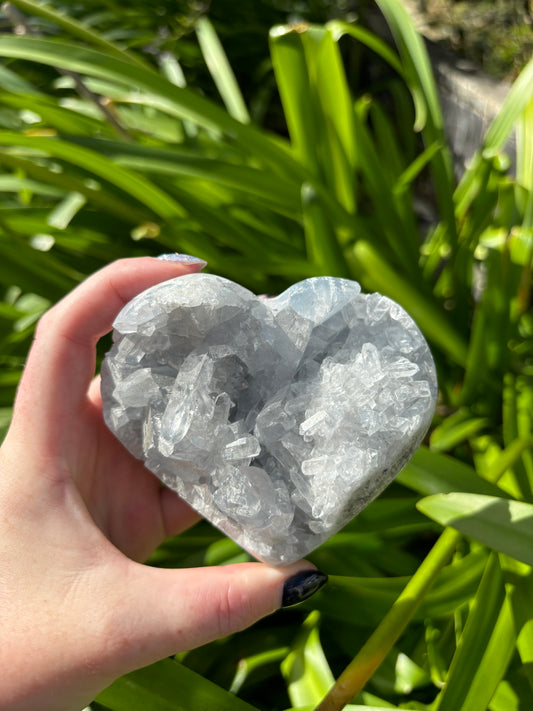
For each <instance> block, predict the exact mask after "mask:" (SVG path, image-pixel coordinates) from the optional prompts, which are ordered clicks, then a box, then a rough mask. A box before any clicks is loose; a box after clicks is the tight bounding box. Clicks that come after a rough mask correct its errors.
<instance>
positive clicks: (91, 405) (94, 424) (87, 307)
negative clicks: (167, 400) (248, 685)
mask: <svg viewBox="0 0 533 711" xmlns="http://www.w3.org/2000/svg"><path fill="white" fill-rule="evenodd" d="M200 268H201V267H200V264H194V263H192V264H187V263H179V262H178V263H176V262H168V261H160V260H157V259H153V258H150V257H146V258H139V259H128V260H120V261H118V262H114V263H113V264H111V265H109V266H108V267H105V268H104V269H102V270H101V271H100V272H98V273H96V274H94V275H93V276H91V277H90V278H89V279H87V280H86V281H85V282H84V283H83V284H81V285H80V286H79V287H77V288H76V289H75V290H74V291H73V292H72V293H71V294H69V295H68V296H66V297H65V298H64V299H63V300H62V301H60V302H59V303H58V304H57V305H56V306H54V307H53V308H52V309H51V310H50V311H49V312H48V313H47V314H45V316H44V317H43V318H42V319H41V321H40V322H39V324H38V327H37V332H36V337H35V341H34V343H33V346H32V348H31V351H30V354H29V357H28V361H27V365H26V368H25V371H24V375H23V378H22V380H21V383H20V386H19V391H18V394H17V399H16V403H15V408H14V414H13V421H12V424H11V427H10V429H9V432H8V434H7V436H6V438H5V440H4V443H3V445H2V447H1V448H0V484H1V485H0V626H1V629H2V632H1V640H2V643H1V644H0V668H1V669H2V674H1V675H0V709H2V710H3V709H6V710H7V709H9V711H36V710H37V709H38V711H48V710H49V711H63V710H64V711H76V709H79V708H82V707H83V706H85V705H86V704H88V703H90V701H91V700H92V699H93V698H94V697H95V696H96V695H97V694H98V692H99V691H101V690H102V689H104V688H105V687H106V686H108V685H109V684H110V683H111V682H112V681H113V680H114V679H116V678H117V677H119V676H121V675H123V674H125V673H127V672H129V671H132V670H133V669H136V668H139V667H142V666H145V665H147V664H150V663H152V662H154V661H156V660H158V659H161V658H163V657H165V656H169V655H171V654H175V653H177V652H179V651H183V650H186V649H191V648H193V647H196V646H199V645H201V644H205V643H207V642H209V641H210V640H212V639H215V638H218V637H221V636H225V635H227V634H230V633H232V632H236V631H238V630H240V629H243V628H245V627H247V626H249V625H250V624H252V623H253V622H255V621H256V620H258V619H260V618H261V617H263V616H265V615H267V614H269V613H271V612H273V611H274V610H276V609H278V608H279V607H280V606H281V604H282V602H284V603H285V604H290V603H293V602H297V601H298V600H300V599H304V598H305V597H308V596H309V595H310V594H311V593H312V592H314V591H315V590H316V589H318V587H320V586H321V585H322V584H323V583H324V582H325V580H326V576H324V575H322V574H321V573H317V572H315V571H314V570H312V566H311V565H310V564H309V563H307V562H305V561H300V562H299V563H294V564H293V565H291V566H287V567H285V568H280V569H277V568H270V567H268V566H266V565H263V564H261V563H245V564H239V565H228V566H224V567H214V568H198V569H188V570H163V569H156V568H151V567H148V566H145V565H142V564H141V562H140V561H143V560H145V559H146V558H147V556H148V555H149V554H150V553H151V552H152V551H153V550H154V548H155V547H156V546H157V545H159V543H161V542H162V541H163V540H164V539H165V538H166V537H168V536H171V535H174V534H177V533H179V532H181V531H183V530H184V529H185V528H187V527H188V526H190V525H191V524H193V523H194V522H196V520H197V519H198V518H199V516H198V514H197V513H196V512H194V511H193V510H192V509H191V508H190V507H188V506H187V505H186V504H185V503H184V502H183V501H182V500H181V499H180V498H179V497H178V496H177V495H176V494H175V493H174V492H172V491H170V490H169V489H166V488H163V487H161V485H160V483H159V481H158V480H157V479H156V477H155V476H153V475H152V474H151V473H150V472H148V471H147V470H146V469H145V468H144V466H143V465H142V463H141V462H140V461H138V460H137V459H135V458H133V457H132V456H131V455H130V454H129V453H128V452H127V451H126V450H125V449H124V447H123V446H122V445H121V444H120V443H119V442H118V440H116V439H115V438H114V436H113V435H112V434H111V433H110V432H109V430H108V429H107V427H106V426H105V424H104V422H103V419H102V404H101V398H100V387H99V380H98V378H96V379H93V374H94V370H95V346H96V343H97V341H98V339H99V338H100V337H101V336H102V335H104V334H105V333H107V332H108V331H109V330H110V329H111V324H112V322H113V319H114V317H115V316H116V314H117V313H118V311H119V310H120V309H121V308H122V307H123V306H124V304H125V303H127V302H128V301H129V300H130V299H132V298H133V297H134V296H135V295H136V294H137V293H139V292H141V291H143V290H144V289H146V288H148V287H150V286H152V285H153V284H156V283H158V282H160V281H164V280H166V279H171V278H173V277H176V276H180V275H182V274H187V273H191V272H194V271H199V269H200Z"/></svg>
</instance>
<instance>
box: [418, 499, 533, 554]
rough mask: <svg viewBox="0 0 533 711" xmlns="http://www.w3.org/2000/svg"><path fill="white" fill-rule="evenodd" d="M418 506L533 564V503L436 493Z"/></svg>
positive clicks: (420, 509) (491, 546)
mask: <svg viewBox="0 0 533 711" xmlns="http://www.w3.org/2000/svg"><path fill="white" fill-rule="evenodd" d="M417 508H418V510H419V511H422V513H424V514H426V516H428V517H429V518H431V519H433V520H434V521H437V522H438V523H440V524H441V526H451V527H452V528H455V529H456V530H457V531H460V532H461V533H463V534H464V535H465V536H471V537H472V538H475V539H476V540H478V541H480V542H481V543H484V544H485V545H486V546H488V547H489V548H493V549H494V550H496V551H499V552H501V553H505V554H506V555H508V556H510V557H511V558H516V559H517V560H520V561H522V562H523V563H526V564H527V565H533V504H527V503H524V502H522V501H509V500H507V499H500V498H496V497H493V496H482V495H479V494H463V493H451V494H436V495H435V496H428V497H426V498H425V499H422V500H421V501H419V502H418V504H417Z"/></svg>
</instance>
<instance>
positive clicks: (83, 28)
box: [11, 0, 148, 67]
mask: <svg viewBox="0 0 533 711" xmlns="http://www.w3.org/2000/svg"><path fill="white" fill-rule="evenodd" d="M11 4H12V5H14V6H15V7H18V9H19V10H22V11H23V12H26V13H28V14H29V15H36V16H37V17H42V18H44V19H45V20H49V21H50V22H53V23H55V24H56V25H58V26H59V27H61V28H62V29H64V30H65V31H66V32H67V33H68V34H69V35H72V36H73V37H77V38H78V39H81V40H85V41H86V42H89V43H90V44H93V45H95V46H96V47H100V49H103V50H105V51H106V52H108V53H109V54H110V55H111V56H117V57H120V59H126V60H127V61H129V62H131V63H132V64H133V65H137V66H139V67H147V66H148V65H147V64H145V62H144V61H143V60H142V59H140V58H139V57H137V56H135V55H134V54H131V53H130V52H128V51H127V50H123V49H121V48H119V47H117V45H115V44H114V43H113V42H109V40H106V39H105V38H104V37H102V36H101V35H99V34H98V33H97V32H94V30H92V29H90V27H88V26H87V25H86V24H83V23H81V22H77V21H76V20H74V19H73V18H72V17H69V16H68V15H66V14H65V13H63V12H59V11H57V10H55V9H54V8H52V7H50V5H47V4H46V3H43V2H35V1H34V0H12V1H11ZM58 66H62V64H59V65H58Z"/></svg>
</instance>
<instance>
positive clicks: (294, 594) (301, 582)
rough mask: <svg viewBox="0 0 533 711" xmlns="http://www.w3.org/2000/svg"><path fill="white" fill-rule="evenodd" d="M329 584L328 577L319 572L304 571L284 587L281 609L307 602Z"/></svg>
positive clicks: (289, 580)
mask: <svg viewBox="0 0 533 711" xmlns="http://www.w3.org/2000/svg"><path fill="white" fill-rule="evenodd" d="M327 582H328V576H327V575H325V573H321V572H320V571H319V570H303V571H302V572H301V573H296V575H293V577H292V578H289V579H288V580H286V581H285V584H284V585H283V597H282V600H281V607H290V606H291V605H297V604H298V603H299V602H303V601H304V600H307V598H309V597H311V595H314V594H315V593H316V592H317V591H318V590H320V588H321V587H322V586H323V585H325V584H326V583H327Z"/></svg>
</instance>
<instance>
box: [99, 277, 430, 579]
mask: <svg viewBox="0 0 533 711" xmlns="http://www.w3.org/2000/svg"><path fill="white" fill-rule="evenodd" d="M114 328H115V332H114V337H115V343H114V346H113V347H112V349H111V350H110V352H109V353H108V354H107V356H106V358H105V361H104V363H103V366H102V396H103V402H104V416H105V420H106V423H107V425H108V426H109V428H110V429H111V430H112V431H113V432H114V433H115V435H116V436H117V437H118V438H119V440H120V441H121V442H122V443H123V444H124V446H125V447H126V448H127V449H128V450H129V451H130V452H131V453H132V454H134V455H135V456H136V457H138V458H139V459H141V460H143V461H144V463H145V465H146V466H147V468H148V469H150V471H152V472H153V473H154V474H155V475H156V476H158V477H159V478H160V479H161V480H162V481H163V482H164V483H165V484H166V485H167V486H169V487H170V488H172V489H174V490H175V491H176V492H177V493H178V494H179V495H180V496H181V497H182V498H183V499H185V500H186V501H187V502H188V503H189V504H191V506H193V507H194V508H195V509H197V510H198V511H199V512H200V513H201V514H202V515H203V516H205V517H206V518H207V519H209V520H210V521H211V522H212V523H213V524H215V525H216V526H218V527H219V528H220V529H222V531H224V532H225V533H226V534H227V535H228V536H230V537H231V538H233V539H234V540H235V541H237V542H238V543H239V544H240V545H241V546H242V547H243V548H245V549H246V550H248V551H249V552H250V553H252V554H253V555H254V556H256V557H257V558H259V559H261V560H264V561H266V562H268V563H270V564H274V565H279V564H286V563H290V562H292V561H294V560H297V559H298V558H301V557H302V556H305V555H306V554H307V553H309V552H310V551H312V550H313V549H314V548H316V547H317V546H318V545H320V543H322V542H323V541H324V540H326V539H327V538H329V537H330V536H331V535H333V534H334V533H335V532H336V531H338V530H339V529H340V528H342V527H343V526H344V525H345V524H346V523H347V522H348V521H349V520H350V519H351V518H352V517H353V516H355V515H356V514H357V513H358V512H359V511H361V509H363V508H364V507H365V506H366V505H367V504H368V503H369V502H370V501H371V500H372V499H374V498H375V497H376V496H377V495H378V494H379V493H380V492H381V491H382V490H383V489H384V488H385V486H387V484H389V483H390V481H391V480H392V479H393V477H394V476H395V475H396V474H397V473H398V472H399V471H400V469H401V468H402V467H403V466H404V464H405V463H406V462H407V461H408V459H409V458H410V457H411V455H412V454H413V453H414V451H415V450H416V448H417V447H418V445H419V444H420V442H421V440H422V438H423V437H424V435H425V433H426V431H427V429H428V427H429V424H430V422H431V418H432V415H433V411H434V408H435V402H436V396H437V381H436V376H435V368H434V364H433V359H432V357H431V353H430V351H429V348H428V346H427V344H426V342H425V340H424V338H423V337H422V334H421V333H420V331H419V329H418V328H417V326H416V325H415V324H414V322H413V321H412V319H411V318H410V317H409V316H408V315H407V314H406V312H405V311H404V310H403V309H402V308H401V307H400V306H398V304H396V303H394V302H393V301H391V300H390V299H388V298H386V297H384V296H381V295H379V294H361V290H360V287H359V285H358V284H357V283H356V282H353V281H349V280H346V279H336V278H331V277H320V278H315V279H307V280H306V281H303V282H300V283H299V284H296V285H294V286H292V287H291V288H290V289H288V290H287V291H286V292H284V293H283V294H281V296H278V297H277V298H274V299H262V298H258V297H257V296H255V295H254V294H252V293H251V292H250V291H248V290H247V289H244V288H243V287H242V286H239V285H238V284H235V283H233V282H231V281H228V280H227V279H223V278H221V277H217V276H213V275H210V274H191V275H189V276H184V277H179V278H177V279H173V280H171V281H167V282H164V283H162V284H158V285H157V286H154V287H152V288H151V289H148V290H147V291H145V292H143V293H142V294H140V295H139V296H137V297H136V298H135V299H133V300H132V301H131V302H130V303H129V304H127V305H126V306H125V308H124V309H123V310H122V311H121V313H120V314H119V315H118V317H117V319H116V320H115V323H114Z"/></svg>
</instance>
